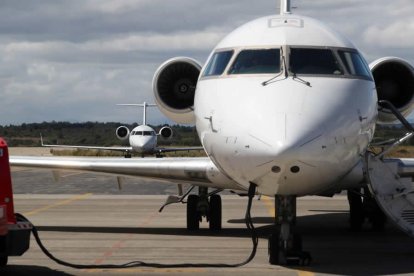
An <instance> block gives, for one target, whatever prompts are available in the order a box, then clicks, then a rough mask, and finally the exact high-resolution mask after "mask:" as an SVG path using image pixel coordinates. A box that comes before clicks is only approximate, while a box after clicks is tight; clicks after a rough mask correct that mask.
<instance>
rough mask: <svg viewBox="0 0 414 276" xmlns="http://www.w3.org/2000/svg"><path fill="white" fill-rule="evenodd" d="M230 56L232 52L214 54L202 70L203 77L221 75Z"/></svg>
mask: <svg viewBox="0 0 414 276" xmlns="http://www.w3.org/2000/svg"><path fill="white" fill-rule="evenodd" d="M232 56H233V50H230V51H222V52H216V53H214V55H213V56H212V57H211V59H210V61H209V63H208V65H207V67H206V69H205V70H204V74H203V76H204V77H208V76H219V75H221V74H223V72H224V70H225V69H226V67H227V64H228V63H229V61H230V59H231V57H232Z"/></svg>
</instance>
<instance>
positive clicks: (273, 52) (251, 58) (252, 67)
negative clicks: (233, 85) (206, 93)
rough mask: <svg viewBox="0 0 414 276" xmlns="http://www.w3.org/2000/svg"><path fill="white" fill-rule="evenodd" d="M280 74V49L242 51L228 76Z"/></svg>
mask: <svg viewBox="0 0 414 276" xmlns="http://www.w3.org/2000/svg"><path fill="white" fill-rule="evenodd" d="M278 72H280V49H258V50H256V49H255V50H244V51H241V52H240V53H239V55H238V56H237V58H236V60H235V61H234V63H233V64H232V66H231V67H230V70H229V72H228V73H229V74H272V73H278Z"/></svg>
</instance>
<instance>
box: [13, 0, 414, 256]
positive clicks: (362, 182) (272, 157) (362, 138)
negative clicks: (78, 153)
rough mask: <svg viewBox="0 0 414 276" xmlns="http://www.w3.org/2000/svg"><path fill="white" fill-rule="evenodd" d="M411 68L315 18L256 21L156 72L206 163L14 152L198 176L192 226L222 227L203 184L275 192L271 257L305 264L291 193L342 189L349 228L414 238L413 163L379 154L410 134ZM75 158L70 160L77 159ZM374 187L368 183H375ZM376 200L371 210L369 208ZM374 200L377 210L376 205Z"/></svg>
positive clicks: (115, 169) (69, 163) (85, 165)
mask: <svg viewBox="0 0 414 276" xmlns="http://www.w3.org/2000/svg"><path fill="white" fill-rule="evenodd" d="M413 72H414V70H413V67H411V65H409V64H408V63H407V62H406V61H404V60H402V59H399V58H394V57H387V58H382V59H379V60H377V61H374V62H373V63H372V64H371V65H370V66H368V65H367V63H366V61H365V59H364V58H363V57H362V55H361V53H360V52H359V51H358V49H357V48H356V47H355V46H354V44H352V43H351V42H350V40H348V39H347V38H345V37H344V36H342V35H340V34H339V33H338V32H336V31H334V30H333V29H331V28H330V27H328V26H327V25H325V24H323V23H321V22H320V21H318V20H315V19H312V18H308V17H304V16H300V15H296V14H292V12H291V7H290V1H288V0H282V1H281V12H280V14H279V15H274V16H268V17H264V18H260V19H257V20H254V21H252V22H249V23H247V24H245V25H243V26H241V27H239V28H238V29H236V30H235V31H233V32H231V33H230V34H229V35H227V36H226V37H225V38H224V39H223V40H222V41H221V42H220V43H219V44H218V45H217V46H216V47H215V48H214V49H213V51H212V52H211V54H210V56H209V58H208V61H207V63H206V64H205V65H204V66H201V65H200V64H199V63H198V62H197V61H195V60H193V59H191V58H185V57H178V58H173V59H171V60H168V61H166V62H165V63H164V64H162V65H161V66H160V67H159V69H158V70H157V71H156V73H155V76H154V79H153V90H154V95H155V99H156V101H157V104H158V106H159V108H160V110H161V111H162V112H163V113H164V114H165V115H166V116H168V117H169V118H170V119H172V120H174V121H176V122H178V123H192V122H194V123H195V124H196V127H197V131H198V134H199V137H200V140H201V141H202V144H203V146H204V148H205V150H206V152H207V154H208V157H207V158H164V159H162V160H157V159H153V158H151V159H140V160H131V159H129V160H128V159H98V158H95V159H85V158H74V159H68V158H45V157H12V158H11V164H12V165H13V166H26V167H33V168H53V169H70V170H85V171H94V172H104V173H113V174H120V175H130V176H137V177H148V178H156V179H162V180H168V181H171V182H177V183H191V184H192V185H196V186H199V187H200V188H199V194H198V195H195V194H191V195H190V196H189V197H188V202H187V228H188V229H189V230H196V229H198V228H199V223H200V221H201V219H202V217H206V218H207V220H208V221H209V223H210V228H211V229H214V230H218V229H220V228H221V199H220V196H219V195H217V194H216V193H214V192H212V193H208V188H214V189H228V190H237V191H244V193H246V191H249V195H251V194H252V192H254V191H255V190H256V192H257V193H258V194H263V195H268V196H272V197H274V198H275V208H276V210H277V214H276V218H275V227H274V233H273V234H272V235H271V237H270V238H269V249H270V250H269V252H270V257H269V261H270V263H272V264H285V263H290V262H291V261H293V260H299V261H303V260H304V259H307V258H309V255H308V254H306V253H305V252H303V251H302V249H301V248H302V245H301V242H300V241H301V239H300V237H299V236H298V235H296V234H295V235H294V234H293V228H294V226H295V225H294V222H295V218H296V198H297V197H299V196H305V195H323V196H326V195H331V196H332V195H333V194H334V193H336V192H340V191H342V190H347V191H348V195H349V202H350V222H351V227H352V228H354V229H359V228H361V227H362V225H363V223H364V221H365V218H366V217H369V218H370V220H371V222H372V223H373V225H374V226H375V227H377V228H381V227H382V226H383V225H384V221H385V220H384V217H385V216H384V213H385V214H386V216H387V217H389V218H390V219H392V220H393V221H395V222H396V224H397V225H399V226H400V227H401V229H403V230H405V231H406V232H407V233H409V234H411V235H412V233H414V223H413V221H414V215H413V214H414V189H413V185H412V181H411V176H413V175H414V161H412V160H407V159H386V158H384V156H385V154H386V153H387V151H388V149H389V148H392V147H393V146H395V145H396V144H399V143H400V142H402V141H404V140H406V139H408V138H410V137H411V136H412V135H413V129H412V128H411V126H410V125H409V124H408V123H407V122H406V120H405V119H404V116H406V115H408V114H409V113H410V112H411V110H412V109H413V94H414V73H413ZM397 119H398V120H400V121H401V122H403V123H404V125H405V126H406V127H407V128H408V131H407V135H406V136H404V137H402V138H400V139H396V140H395V142H394V143H393V144H390V145H382V148H385V150H384V151H382V152H376V153H374V152H371V151H370V150H369V149H370V146H371V141H372V139H373V136H374V132H375V125H376V123H381V122H391V121H394V120H397ZM73 161H75V162H73ZM368 188H369V189H368ZM366 204H370V205H371V206H374V207H375V208H371V210H374V211H372V212H371V213H365V209H366V208H364V205H366ZM378 205H379V206H380V207H378Z"/></svg>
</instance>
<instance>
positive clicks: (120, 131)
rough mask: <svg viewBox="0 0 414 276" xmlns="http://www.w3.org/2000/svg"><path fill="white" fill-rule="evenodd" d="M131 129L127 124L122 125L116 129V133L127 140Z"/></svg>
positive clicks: (119, 137) (120, 138)
mask: <svg viewBox="0 0 414 276" xmlns="http://www.w3.org/2000/svg"><path fill="white" fill-rule="evenodd" d="M129 133H130V132H129V129H128V128H127V127H126V126H120V127H118V128H117V129H116V131H115V134H116V137H118V139H119V140H122V141H125V140H126V139H128V137H129Z"/></svg>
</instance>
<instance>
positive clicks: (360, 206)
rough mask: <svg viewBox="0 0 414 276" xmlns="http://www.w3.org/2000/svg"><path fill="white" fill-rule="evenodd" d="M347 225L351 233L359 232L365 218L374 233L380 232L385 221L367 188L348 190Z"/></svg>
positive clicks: (382, 213)
mask: <svg viewBox="0 0 414 276" xmlns="http://www.w3.org/2000/svg"><path fill="white" fill-rule="evenodd" d="M348 202H349V223H350V227H351V230H352V231H361V230H362V226H363V224H364V222H365V219H366V218H367V219H368V221H369V222H370V223H371V226H372V229H373V230H374V231H382V230H384V228H385V223H386V221H387V219H386V216H385V214H384V212H383V211H382V210H381V208H380V207H379V206H378V203H377V202H376V200H375V198H374V197H373V196H372V194H371V192H370V191H369V189H368V188H367V187H365V188H364V189H363V192H361V189H352V190H348Z"/></svg>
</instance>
